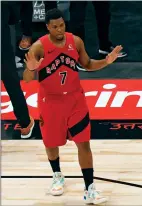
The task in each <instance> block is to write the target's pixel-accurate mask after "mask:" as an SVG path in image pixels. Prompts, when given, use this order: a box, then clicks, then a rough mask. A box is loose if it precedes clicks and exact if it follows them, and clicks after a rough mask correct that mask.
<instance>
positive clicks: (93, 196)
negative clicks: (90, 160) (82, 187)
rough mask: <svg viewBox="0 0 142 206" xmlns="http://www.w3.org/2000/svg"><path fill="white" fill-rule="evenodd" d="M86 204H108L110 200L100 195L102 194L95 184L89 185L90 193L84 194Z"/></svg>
mask: <svg viewBox="0 0 142 206" xmlns="http://www.w3.org/2000/svg"><path fill="white" fill-rule="evenodd" d="M84 201H85V204H101V203H103V202H107V201H108V198H106V197H103V196H101V195H100V192H99V191H97V190H96V189H95V185H94V183H92V184H91V185H89V187H88V191H87V190H86V191H85V192H84Z"/></svg>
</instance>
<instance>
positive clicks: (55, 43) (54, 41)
mask: <svg viewBox="0 0 142 206" xmlns="http://www.w3.org/2000/svg"><path fill="white" fill-rule="evenodd" d="M49 40H50V41H51V42H52V43H53V44H54V45H55V46H59V47H60V46H61V47H62V46H64V45H65V44H66V35H64V37H63V39H61V40H58V39H56V38H54V37H53V36H51V35H50V34H49Z"/></svg>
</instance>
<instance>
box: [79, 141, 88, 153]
mask: <svg viewBox="0 0 142 206" xmlns="http://www.w3.org/2000/svg"><path fill="white" fill-rule="evenodd" d="M77 147H78V152H83V153H91V148H90V142H81V143H78V144H77Z"/></svg>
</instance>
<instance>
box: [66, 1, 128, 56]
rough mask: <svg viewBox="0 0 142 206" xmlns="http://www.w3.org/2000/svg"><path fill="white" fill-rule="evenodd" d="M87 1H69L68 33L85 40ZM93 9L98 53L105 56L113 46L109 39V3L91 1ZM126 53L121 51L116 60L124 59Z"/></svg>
mask: <svg viewBox="0 0 142 206" xmlns="http://www.w3.org/2000/svg"><path fill="white" fill-rule="evenodd" d="M87 3H88V2H87V1H71V2H70V31H71V32H73V33H74V34H76V35H78V36H79V37H80V38H82V39H83V40H85V25H84V22H85V13H86V7H87ZM92 4H93V7H94V9H95V15H96V23H97V35H98V40H99V53H100V54H104V55H107V54H109V53H110V52H111V51H112V50H113V49H114V47H115V46H114V45H113V43H112V42H111V41H110V39H109V26H110V18H111V13H110V3H109V1H92ZM126 55H127V53H126V52H124V51H121V52H120V53H119V54H118V58H122V57H125V56H126Z"/></svg>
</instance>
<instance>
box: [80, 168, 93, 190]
mask: <svg viewBox="0 0 142 206" xmlns="http://www.w3.org/2000/svg"><path fill="white" fill-rule="evenodd" d="M93 172H94V171H93V168H88V169H82V173H83V178H84V182H85V186H86V190H88V187H89V185H90V184H92V183H93Z"/></svg>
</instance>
